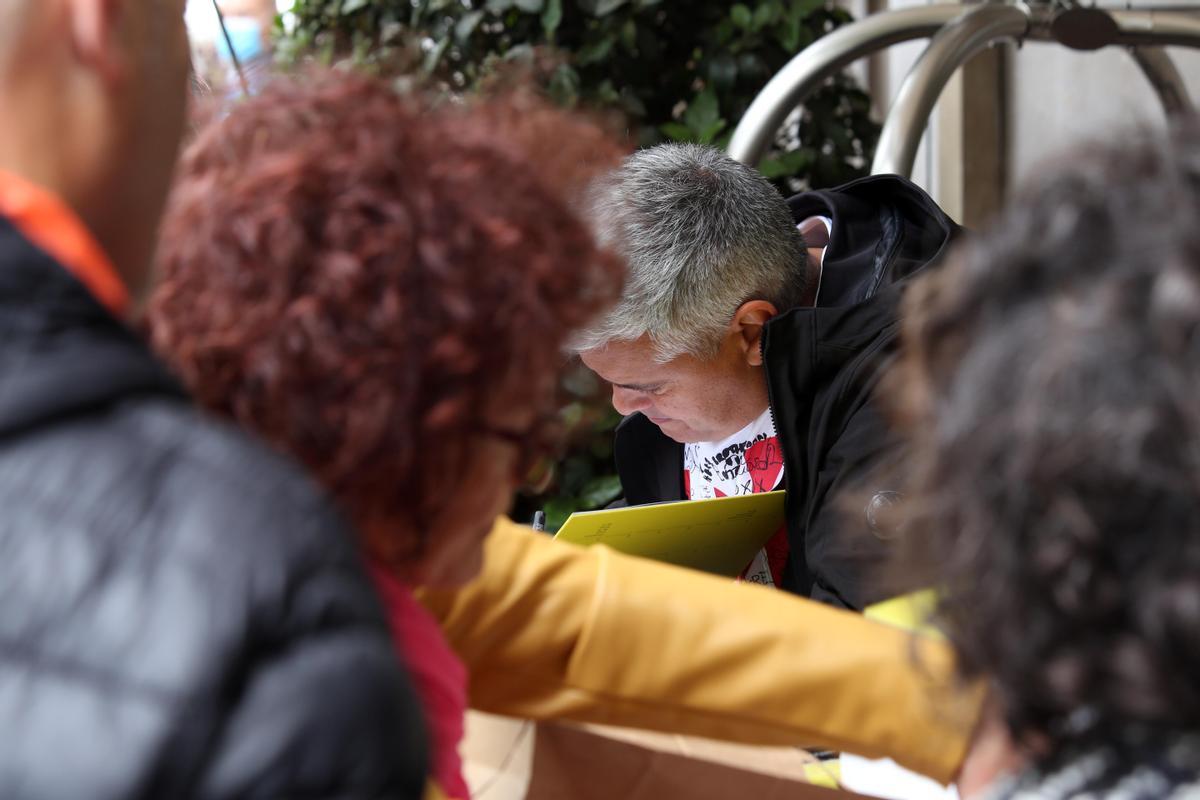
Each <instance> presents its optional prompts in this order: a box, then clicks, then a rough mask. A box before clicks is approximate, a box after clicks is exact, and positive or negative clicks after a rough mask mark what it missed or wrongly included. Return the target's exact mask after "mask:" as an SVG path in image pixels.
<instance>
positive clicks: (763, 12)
mask: <svg viewBox="0 0 1200 800" xmlns="http://www.w3.org/2000/svg"><path fill="white" fill-rule="evenodd" d="M782 10H783V9H781V8H780V7H779V5H778V4H777V3H763V4H761V5H760V6H759V7H758V8H756V9H754V19H753V20H751V22H750V27H751V28H753V29H754V30H756V31H761V30H762V29H763V28H765V27H767V26H768V25H770V24H771V23H772V22H774V21H775V19H776V17H777V16H778V15H779V13H780V12H781V11H782Z"/></svg>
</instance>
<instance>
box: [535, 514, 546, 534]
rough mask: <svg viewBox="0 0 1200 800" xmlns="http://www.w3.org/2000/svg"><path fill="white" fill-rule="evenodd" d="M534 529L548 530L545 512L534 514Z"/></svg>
mask: <svg viewBox="0 0 1200 800" xmlns="http://www.w3.org/2000/svg"><path fill="white" fill-rule="evenodd" d="M533 529H534V530H535V531H544V530H546V512H545V511H535V512H533Z"/></svg>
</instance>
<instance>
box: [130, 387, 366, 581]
mask: <svg viewBox="0 0 1200 800" xmlns="http://www.w3.org/2000/svg"><path fill="white" fill-rule="evenodd" d="M118 424H119V425H120V426H122V427H125V426H128V427H129V428H130V429H131V431H133V432H135V434H140V436H141V437H143V441H144V443H145V444H146V445H147V446H148V447H149V448H150V449H151V450H154V451H157V452H158V454H159V456H158V457H159V458H160V459H161V463H162V464H163V467H164V469H165V474H164V475H162V476H161V477H160V479H159V480H158V481H157V485H158V489H159V491H160V493H161V494H162V501H163V502H164V503H167V504H171V505H174V504H178V505H180V506H181V507H180V508H179V509H178V510H179V511H181V512H182V513H184V514H186V515H193V514H194V515H204V516H207V517H210V518H212V522H213V523H214V524H215V525H216V526H217V528H218V530H217V531H216V532H214V533H213V534H211V535H214V536H215V537H216V538H218V539H220V540H223V541H225V543H226V544H234V543H235V542H229V541H228V539H229V538H234V539H236V544H237V545H238V546H240V547H242V548H245V549H248V551H249V553H250V555H251V556H253V555H254V553H253V551H254V550H257V549H258V548H264V549H268V550H273V549H277V548H286V549H289V550H292V551H295V552H297V553H298V554H299V553H303V552H306V551H307V552H308V554H309V557H310V558H320V559H321V560H324V559H325V557H326V556H333V555H335V554H337V553H345V552H346V551H347V550H348V549H351V544H352V540H351V536H350V531H349V529H348V527H347V526H346V524H345V522H344V521H343V519H342V517H341V514H340V513H339V512H338V511H337V510H336V508H335V507H334V505H333V503H332V501H331V500H329V499H328V498H327V496H326V495H325V494H324V492H322V491H321V490H320V489H319V488H318V487H317V485H316V484H315V483H314V482H313V481H312V480H311V479H310V478H309V476H308V475H307V474H306V473H305V472H304V470H303V469H302V468H301V467H300V466H299V465H297V464H295V463H294V462H292V461H291V460H290V459H287V458H285V457H284V456H282V455H280V454H278V453H276V452H274V451H273V450H271V449H270V448H269V447H268V446H267V445H265V444H263V443H262V442H259V441H258V440H256V439H253V438H252V437H250V436H249V435H247V434H245V433H244V432H242V431H240V430H238V429H236V428H234V427H233V426H232V425H230V424H228V423H226V422H224V421H222V420H217V419H213V418H211V417H208V416H205V415H204V414H202V413H201V412H199V411H196V410H194V409H192V408H190V407H188V406H186V405H184V404H181V403H173V402H141V403H136V404H131V405H130V406H129V407H128V408H127V409H125V410H123V412H122V414H121V416H120V417H119V422H118Z"/></svg>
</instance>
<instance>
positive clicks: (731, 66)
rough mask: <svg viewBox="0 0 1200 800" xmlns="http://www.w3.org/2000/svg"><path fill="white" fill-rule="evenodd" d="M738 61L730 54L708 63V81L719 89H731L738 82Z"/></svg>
mask: <svg viewBox="0 0 1200 800" xmlns="http://www.w3.org/2000/svg"><path fill="white" fill-rule="evenodd" d="M737 76H738V67H737V61H736V60H735V59H734V57H733V56H731V55H729V54H728V53H722V54H721V55H719V56H717V57H716V58H714V59H713V60H712V61H709V62H708V79H709V80H710V81H711V82H712V84H713V86H715V87H716V88H718V89H730V88H732V87H733V85H734V83H736V82H737Z"/></svg>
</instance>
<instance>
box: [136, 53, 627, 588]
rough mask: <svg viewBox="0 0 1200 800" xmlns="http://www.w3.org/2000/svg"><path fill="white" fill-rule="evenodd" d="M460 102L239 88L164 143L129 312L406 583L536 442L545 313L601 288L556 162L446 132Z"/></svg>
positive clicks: (470, 531) (457, 570) (356, 84)
mask: <svg viewBox="0 0 1200 800" xmlns="http://www.w3.org/2000/svg"><path fill="white" fill-rule="evenodd" d="M469 117H470V112H468V111H462V110H459V109H451V110H448V111H443V112H440V113H433V112H428V111H423V110H422V109H421V108H420V107H419V106H418V105H417V104H416V103H415V101H412V100H410V99H405V98H403V97H401V96H399V95H397V94H396V93H394V92H393V91H392V90H391V89H389V88H388V87H387V86H386V85H385V84H383V83H381V82H376V81H373V80H370V79H367V78H363V77H358V76H354V75H350V74H337V73H334V74H328V75H324V76H302V77H301V78H299V79H297V80H292V81H278V82H276V83H274V84H273V85H272V86H271V87H269V88H268V89H267V90H266V91H265V92H264V93H263V94H262V95H260V96H258V97H256V98H253V99H251V100H248V101H245V102H243V103H240V104H238V105H237V106H235V107H234V108H233V109H232V111H231V112H230V113H229V115H228V116H227V117H226V118H224V119H222V120H219V121H217V122H215V123H214V124H212V125H210V126H209V127H208V128H207V129H206V130H204V131H202V132H201V133H200V135H199V136H198V138H197V140H196V141H195V143H194V144H193V145H192V146H191V147H190V148H189V149H188V151H187V153H186V155H185V157H184V159H183V162H182V167H181V175H180V179H179V182H178V184H177V187H176V191H175V194H174V195H173V201H172V204H171V207H170V210H169V213H168V216H167V220H166V223H165V225H164V233H163V246H162V256H161V267H162V271H163V278H164V280H163V282H162V284H161V286H160V287H159V288H158V290H157V291H156V292H155V294H154V296H153V298H152V302H151V305H150V311H149V323H150V327H151V332H152V337H153V342H154V345H155V346H156V348H157V349H158V351H159V352H160V353H161V354H162V355H163V356H164V357H165V358H166V360H167V361H168V362H169V363H170V364H172V365H173V366H174V367H175V369H176V370H177V371H178V372H179V374H180V375H181V376H182V378H183V379H184V381H185V383H186V384H187V385H188V387H189V388H190V389H191V390H192V392H193V393H194V394H195V396H196V397H197V398H198V400H199V401H200V402H201V403H202V404H203V405H205V406H207V407H208V408H210V409H212V410H214V411H216V412H217V413H219V414H222V415H226V416H229V417H231V418H233V419H234V420H236V421H237V422H238V423H240V424H241V425H242V426H244V427H245V428H246V429H248V430H250V431H253V432H255V433H257V434H259V435H261V436H262V437H264V438H265V439H266V440H268V441H269V442H271V443H273V444H274V445H275V446H276V447H277V448H279V449H280V450H282V451H284V452H286V453H289V454H290V455H292V456H293V457H295V458H297V459H298V460H299V461H301V462H302V463H304V464H306V465H307V466H308V467H309V469H310V470H312V472H313V473H314V474H315V475H316V476H317V477H318V478H319V480H320V481H321V482H322V483H323V484H324V485H325V486H326V487H327V488H328V489H329V490H330V491H331V492H332V494H333V495H334V496H335V497H336V498H337V499H338V500H340V501H341V503H342V505H343V507H344V508H345V509H346V510H347V512H348V513H349V515H350V516H351V518H352V519H353V520H354V522H355V523H356V524H357V526H358V527H359V529H360V531H361V532H362V533H363V535H364V536H365V540H366V544H367V546H368V548H369V550H370V551H371V552H372V554H373V555H374V556H376V557H378V558H380V559H382V560H384V561H386V562H387V563H388V564H389V565H391V566H392V567H393V568H395V569H396V570H397V571H398V572H399V573H401V574H402V575H403V576H404V577H406V578H408V579H409V580H411V581H413V582H420V583H435V584H449V583H455V582H459V581H462V580H465V579H468V578H470V577H471V576H472V575H473V574H474V572H475V571H476V570H477V568H478V566H479V562H480V558H481V545H482V540H483V538H484V535H485V534H486V533H487V531H488V530H489V529H490V527H491V525H492V522H493V520H494V518H495V517H496V516H497V515H498V514H499V513H502V512H503V511H504V510H505V508H506V506H507V503H508V502H509V498H510V496H511V494H512V491H513V489H514V488H515V487H516V485H517V484H518V483H519V481H520V478H521V477H522V476H523V474H524V473H525V472H526V470H527V467H528V465H529V464H530V463H531V462H532V461H533V460H535V458H536V457H537V456H538V455H540V454H541V453H542V452H543V449H544V441H543V439H544V437H545V436H546V434H547V429H548V427H550V426H549V424H548V422H547V420H548V418H549V417H550V416H551V415H552V411H553V410H554V401H555V391H554V388H555V383H556V377H557V372H558V370H559V367H560V366H561V363H562V360H563V348H564V345H565V340H566V338H567V336H568V334H569V333H570V331H571V330H572V329H575V328H578V327H579V326H581V325H582V324H583V323H585V322H586V321H587V320H589V319H590V318H592V317H593V316H594V315H595V314H596V313H597V312H599V311H600V310H601V309H603V308H604V307H606V306H607V305H608V304H610V303H611V302H612V301H613V300H614V299H615V296H616V294H617V292H618V290H619V287H620V274H621V270H620V266H619V265H618V264H617V263H616V261H615V260H614V259H612V258H611V257H609V256H607V255H605V254H603V253H602V252H601V251H600V250H599V249H598V248H597V247H596V245H595V243H594V240H593V238H592V236H591V234H590V232H589V231H588V229H587V227H586V226H585V225H584V223H583V222H582V221H581V220H580V219H579V218H577V217H576V216H575V215H574V214H573V213H572V212H571V211H570V210H569V209H568V208H567V206H566V204H565V203H564V201H563V200H562V199H561V197H560V195H559V194H558V193H557V192H556V191H555V190H553V189H551V188H549V185H550V184H549V182H544V181H543V180H542V179H541V178H540V177H539V174H540V173H541V172H542V170H544V169H550V168H552V167H553V164H554V163H557V162H556V160H555V159H549V163H547V162H545V161H543V162H541V163H538V162H536V161H534V160H533V159H523V158H520V157H518V155H517V154H516V153H515V151H511V150H506V149H504V148H501V147H497V146H492V145H489V144H486V143H484V142H483V141H481V140H480V139H479V137H474V136H470V135H465V136H464V135H460V133H459V131H460V129H462V128H463V127H464V126H467V127H469V126H468V125H467V120H468V119H469ZM546 134H547V135H548V136H553V135H554V131H553V129H552V127H551V126H547V128H546ZM494 135H495V136H496V137H498V138H500V139H503V132H502V131H499V130H497V131H494ZM555 147H556V148H557V149H558V150H559V151H560V152H561V154H562V156H563V158H566V159H570V158H571V157H572V156H571V153H572V152H573V148H572V147H571V144H570V142H569V141H565V140H563V141H557V142H556V144H555Z"/></svg>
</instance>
